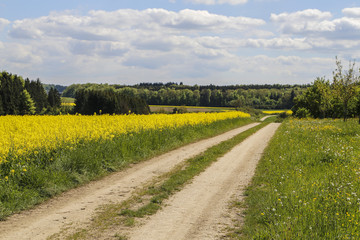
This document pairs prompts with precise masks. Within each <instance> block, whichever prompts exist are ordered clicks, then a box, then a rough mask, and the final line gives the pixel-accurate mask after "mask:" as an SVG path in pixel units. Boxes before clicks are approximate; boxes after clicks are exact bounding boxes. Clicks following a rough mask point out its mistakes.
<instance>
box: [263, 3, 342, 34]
mask: <svg viewBox="0 0 360 240" xmlns="http://www.w3.org/2000/svg"><path fill="white" fill-rule="evenodd" d="M331 17H332V14H331V13H330V12H321V11H320V10H317V9H307V10H304V11H298V12H294V13H281V14H271V17H270V20H271V21H272V22H274V23H276V24H277V25H279V27H280V30H281V31H282V32H283V33H286V34H298V33H305V32H326V31H333V30H334V29H335V25H334V24H333V23H332V22H331V21H330V19H331Z"/></svg>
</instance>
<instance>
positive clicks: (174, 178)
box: [69, 118, 274, 239]
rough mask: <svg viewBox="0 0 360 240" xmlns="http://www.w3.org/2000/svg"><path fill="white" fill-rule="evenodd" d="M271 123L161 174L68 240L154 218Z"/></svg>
mask: <svg viewBox="0 0 360 240" xmlns="http://www.w3.org/2000/svg"><path fill="white" fill-rule="evenodd" d="M273 120H274V119H273V118H272V119H267V120H265V121H264V122H263V123H261V124H259V125H257V126H255V127H253V128H251V129H249V130H247V131H245V132H242V133H240V134H238V135H237V136H235V137H233V138H231V139H229V140H227V141H224V142H221V143H220V144H218V145H216V146H213V147H211V148H209V149H208V150H206V151H205V152H204V153H202V154H199V155H197V156H195V157H193V158H191V159H188V160H187V161H186V162H185V163H183V164H182V165H179V166H177V167H176V168H175V169H173V171H171V172H169V173H166V174H164V175H163V176H162V177H160V178H159V179H158V181H156V182H154V183H151V184H149V185H148V186H146V187H145V188H143V189H142V190H140V191H139V192H138V193H137V194H135V195H134V196H133V197H132V198H131V199H129V200H127V201H125V202H122V203H120V204H112V205H107V206H105V207H104V208H103V209H102V210H101V212H100V213H99V214H98V216H97V217H96V218H95V219H94V221H93V223H92V224H91V226H90V227H89V229H88V230H85V229H81V230H79V231H78V232H77V233H76V234H74V235H72V236H70V237H69V239H96V238H98V237H99V234H100V235H101V234H102V232H104V231H106V229H109V228H111V229H113V228H115V229H120V228H123V227H131V226H134V225H136V220H137V219H140V218H143V217H145V216H150V215H153V214H155V213H156V212H157V211H158V210H159V209H160V208H161V207H162V205H163V202H164V200H166V199H168V198H169V197H170V196H171V195H173V194H174V193H175V192H177V191H179V190H181V189H182V188H183V187H184V186H185V185H186V184H187V183H189V181H190V180H191V179H193V178H194V177H195V176H196V175H198V174H200V173H201V172H203V171H204V170H205V169H206V168H207V167H208V166H210V165H211V164H212V163H213V162H215V161H216V160H217V159H218V158H219V157H221V156H223V155H224V154H225V153H227V152H228V151H230V150H231V149H232V148H233V147H235V146H236V145H238V144H239V143H241V142H242V141H244V140H245V139H246V138H247V137H249V136H250V135H252V134H254V133H255V132H257V131H258V130H260V129H261V128H263V127H265V126H266V125H267V124H269V123H271V122H272V121H273ZM114 225H115V227H114ZM116 225H117V227H116ZM122 230H123V229H122ZM112 231H113V230H112ZM114 237H115V238H117V239H126V237H125V236H123V235H121V234H115V236H114Z"/></svg>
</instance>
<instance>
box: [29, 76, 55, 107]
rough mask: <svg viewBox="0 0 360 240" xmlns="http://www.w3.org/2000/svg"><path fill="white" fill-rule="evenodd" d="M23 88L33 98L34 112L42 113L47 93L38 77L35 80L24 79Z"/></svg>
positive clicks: (46, 100) (45, 104) (46, 102)
mask: <svg viewBox="0 0 360 240" xmlns="http://www.w3.org/2000/svg"><path fill="white" fill-rule="evenodd" d="M25 89H26V90H27V91H28V92H29V93H30V96H31V98H32V99H33V100H34V103H35V107H36V113H38V114H39V113H42V112H44V111H45V109H46V108H47V107H48V105H49V102H48V95H47V94H46V91H45V89H44V87H43V85H42V83H41V82H40V79H39V78H38V79H37V80H36V81H30V80H29V79H28V78H27V79H25Z"/></svg>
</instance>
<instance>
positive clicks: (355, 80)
mask: <svg viewBox="0 0 360 240" xmlns="http://www.w3.org/2000/svg"><path fill="white" fill-rule="evenodd" d="M336 66H337V68H336V69H335V71H334V72H333V89H334V92H335V96H336V98H337V99H338V100H339V101H340V103H341V106H342V109H343V114H342V115H343V119H344V121H346V119H347V117H348V107H349V103H350V101H351V100H352V99H353V98H354V97H355V96H356V86H357V85H358V84H359V80H360V78H359V76H358V75H356V72H355V70H354V67H355V62H351V61H350V62H349V69H348V70H345V71H344V70H343V66H342V64H341V61H340V60H339V59H338V58H336Z"/></svg>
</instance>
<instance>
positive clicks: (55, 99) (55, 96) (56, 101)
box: [48, 88, 61, 108]
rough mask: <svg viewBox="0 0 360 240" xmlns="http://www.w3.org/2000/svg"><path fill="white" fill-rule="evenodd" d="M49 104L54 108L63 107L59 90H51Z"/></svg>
mask: <svg viewBox="0 0 360 240" xmlns="http://www.w3.org/2000/svg"><path fill="white" fill-rule="evenodd" d="M48 102H49V105H50V107H52V108H60V106H61V96H60V93H59V91H58V90H56V89H55V88H50V90H49V93H48Z"/></svg>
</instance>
